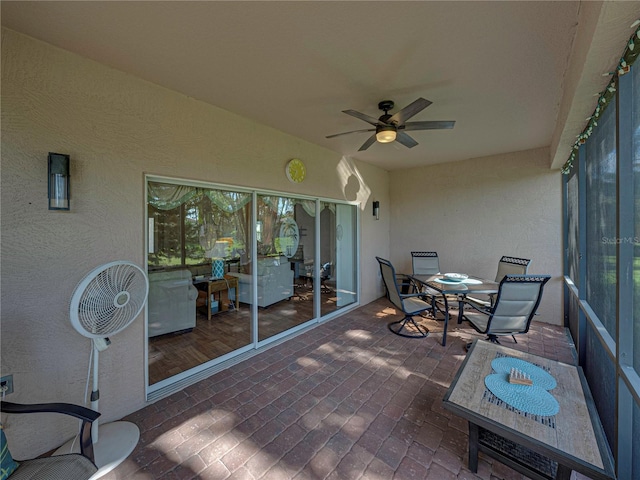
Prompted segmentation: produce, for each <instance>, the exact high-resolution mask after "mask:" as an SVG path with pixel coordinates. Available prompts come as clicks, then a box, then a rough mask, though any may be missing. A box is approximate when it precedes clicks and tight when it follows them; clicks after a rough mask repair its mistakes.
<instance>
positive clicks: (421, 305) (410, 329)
mask: <svg viewBox="0 0 640 480" xmlns="http://www.w3.org/2000/svg"><path fill="white" fill-rule="evenodd" d="M376 260H377V261H378V263H379V264H380V273H381V274H382V281H383V282H384V285H385V287H386V289H387V298H388V299H389V301H390V302H391V303H392V304H393V306H395V307H396V308H397V309H398V310H400V311H401V312H402V313H403V314H404V318H403V319H402V320H398V321H397V322H391V323H390V324H389V325H388V327H389V330H391V331H392V332H393V333H395V334H396V335H400V336H402V337H408V338H424V337H426V336H428V335H429V329H427V328H426V327H424V326H422V325H418V324H417V323H416V322H415V320H414V319H413V317H414V316H416V315H419V314H421V313H423V312H427V311H431V310H432V307H431V304H429V303H428V302H426V301H424V299H423V298H424V294H423V293H410V294H403V293H401V291H400V288H401V287H400V285H399V284H398V282H397V279H396V271H395V269H394V268H393V265H392V264H391V262H389V260H385V259H384V258H380V257H376Z"/></svg>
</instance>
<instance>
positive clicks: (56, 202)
mask: <svg viewBox="0 0 640 480" xmlns="http://www.w3.org/2000/svg"><path fill="white" fill-rule="evenodd" d="M48 164H49V166H48V173H49V189H48V190H49V210H69V209H70V207H69V155H64V154H62V153H52V152H49V162H48Z"/></svg>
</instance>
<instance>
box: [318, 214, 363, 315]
mask: <svg viewBox="0 0 640 480" xmlns="http://www.w3.org/2000/svg"><path fill="white" fill-rule="evenodd" d="M355 239H356V207H355V206H353V205H345V204H339V203H331V202H322V203H321V213H320V252H321V256H320V264H321V270H320V280H321V289H320V291H321V302H320V313H321V315H322V316H325V315H327V314H329V313H331V312H334V311H336V310H338V309H340V308H342V307H345V306H347V305H350V304H352V303H354V302H355V301H356V298H357V288H356V285H357V269H356V261H357V260H356V242H355Z"/></svg>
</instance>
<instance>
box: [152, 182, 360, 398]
mask: <svg viewBox="0 0 640 480" xmlns="http://www.w3.org/2000/svg"><path fill="white" fill-rule="evenodd" d="M147 214H148V215H147V237H148V255H147V268H148V273H149V283H150V290H149V302H148V308H147V312H148V322H147V334H148V335H147V336H148V345H147V362H148V387H149V388H150V391H155V390H156V389H161V388H165V387H166V386H168V385H171V384H172V383H174V382H177V381H180V380H183V379H185V378H187V377H189V376H192V375H194V374H196V373H198V374H199V373H200V372H204V371H206V369H208V368H211V367H212V366H214V365H217V364H220V363H221V362H223V361H226V360H229V359H231V358H233V357H234V356H236V355H239V354H242V353H246V352H248V351H250V350H253V349H259V348H261V347H262V346H263V345H265V344H268V343H270V342H272V341H275V340H277V339H279V338H282V337H283V336H285V335H290V334H292V333H295V332H296V331H297V330H300V329H302V328H305V327H307V326H309V325H311V324H313V323H317V322H318V321H319V320H320V319H321V317H328V316H331V315H333V314H335V313H336V312H338V311H339V310H340V309H343V308H347V307H349V306H353V305H355V303H356V302H357V299H358V295H357V291H358V276H357V264H358V259H357V255H356V252H357V232H358V230H357V218H358V217H357V207H356V206H355V205H351V204H342V203H338V202H328V201H320V200H318V199H303V198H296V197H292V196H287V195H278V194H273V193H269V194H267V193H260V192H255V191H243V190H242V189H237V190H235V189H232V188H229V187H225V188H220V187H217V186H214V185H206V184H199V183H195V182H193V183H190V184H185V182H180V181H177V180H173V179H164V178H158V177H150V178H148V181H147Z"/></svg>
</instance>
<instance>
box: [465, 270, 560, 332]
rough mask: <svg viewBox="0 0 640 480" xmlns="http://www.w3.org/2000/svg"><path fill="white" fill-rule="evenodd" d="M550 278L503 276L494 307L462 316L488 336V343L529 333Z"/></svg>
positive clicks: (542, 276)
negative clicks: (508, 336)
mask: <svg viewBox="0 0 640 480" xmlns="http://www.w3.org/2000/svg"><path fill="white" fill-rule="evenodd" d="M550 278H551V277H550V276H549V275H506V276H505V277H504V278H503V279H502V281H501V282H500V288H499V290H498V293H497V295H496V301H495V304H494V305H493V306H492V307H491V308H490V309H489V310H487V309H485V308H484V307H481V308H475V307H474V309H473V310H471V311H467V312H465V317H466V319H467V320H468V321H469V323H470V324H471V326H472V327H473V328H474V329H475V330H476V331H478V332H479V333H485V334H487V340H490V341H492V342H494V343H500V342H499V341H498V337H500V336H505V335H510V336H511V337H512V338H513V341H514V342H515V343H518V342H517V340H516V337H515V335H518V334H524V333H527V332H528V331H529V326H530V325H531V320H532V319H533V316H534V315H535V313H536V310H537V309H538V305H540V299H541V298H542V291H543V289H544V285H545V283H547V282H548V281H549V279H550Z"/></svg>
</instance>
